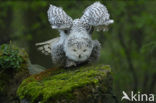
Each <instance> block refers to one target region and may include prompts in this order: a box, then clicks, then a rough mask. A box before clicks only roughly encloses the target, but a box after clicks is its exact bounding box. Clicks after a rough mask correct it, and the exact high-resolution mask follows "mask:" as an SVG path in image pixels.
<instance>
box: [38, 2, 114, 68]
mask: <svg viewBox="0 0 156 103" xmlns="http://www.w3.org/2000/svg"><path fill="white" fill-rule="evenodd" d="M109 16H110V15H109V13H108V10H107V8H106V7H105V6H104V5H103V4H101V3H100V2H95V3H93V4H92V5H91V6H89V7H87V8H86V9H85V11H84V14H83V16H82V17H81V18H80V19H75V20H72V18H71V17H69V16H68V15H67V14H66V13H65V12H64V11H63V9H62V8H59V7H56V6H54V5H50V7H49V9H48V19H49V22H50V24H51V26H52V28H53V29H57V30H59V32H60V37H58V38H54V39H52V40H50V41H47V42H44V43H38V46H41V47H40V50H41V52H42V53H44V54H51V55H52V61H53V63H55V64H60V65H61V66H65V67H71V66H76V65H79V64H81V63H84V62H93V61H95V60H97V59H98V57H99V55H100V48H101V46H100V43H99V42H98V41H97V40H92V38H91V34H92V32H93V30H94V28H96V29H97V30H104V31H105V30H106V27H107V26H108V25H109V24H112V23H113V20H111V19H109ZM41 48H42V49H41Z"/></svg>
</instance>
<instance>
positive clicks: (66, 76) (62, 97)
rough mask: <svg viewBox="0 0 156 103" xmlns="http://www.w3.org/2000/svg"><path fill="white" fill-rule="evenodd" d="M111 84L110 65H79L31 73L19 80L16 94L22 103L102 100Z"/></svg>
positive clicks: (82, 102)
mask: <svg viewBox="0 0 156 103" xmlns="http://www.w3.org/2000/svg"><path fill="white" fill-rule="evenodd" d="M111 87H112V78H111V68H110V66H108V65H98V66H83V67H79V68H75V69H59V70H58V69H57V70H54V69H49V70H46V71H44V72H41V73H40V74H36V75H32V76H30V77H29V78H27V79H25V80H24V81H23V82H22V83H21V85H20V86H19V88H18V91H17V94H18V96H19V97H20V99H21V101H27V102H26V103H106V97H107V95H108V94H111ZM22 103H24V102H22Z"/></svg>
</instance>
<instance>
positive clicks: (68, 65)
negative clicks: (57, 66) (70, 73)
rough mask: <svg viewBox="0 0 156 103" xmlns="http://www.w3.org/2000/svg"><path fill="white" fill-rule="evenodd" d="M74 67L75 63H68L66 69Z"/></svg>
mask: <svg viewBox="0 0 156 103" xmlns="http://www.w3.org/2000/svg"><path fill="white" fill-rule="evenodd" d="M72 66H76V63H75V62H67V64H66V67H68V68H69V67H72Z"/></svg>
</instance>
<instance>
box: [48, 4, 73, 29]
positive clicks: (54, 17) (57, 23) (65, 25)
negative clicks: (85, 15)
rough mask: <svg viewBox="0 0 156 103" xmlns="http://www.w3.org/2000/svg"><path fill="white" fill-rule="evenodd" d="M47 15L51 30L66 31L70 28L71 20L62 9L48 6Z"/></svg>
mask: <svg viewBox="0 0 156 103" xmlns="http://www.w3.org/2000/svg"><path fill="white" fill-rule="evenodd" d="M47 13H48V20H49V22H50V24H51V27H52V28H53V29H58V30H68V29H69V28H70V27H71V26H72V22H73V20H72V18H71V17H70V16H68V15H67V14H66V13H65V11H64V10H63V9H62V8H59V7H56V6H54V5H50V7H49V9H48V12H47Z"/></svg>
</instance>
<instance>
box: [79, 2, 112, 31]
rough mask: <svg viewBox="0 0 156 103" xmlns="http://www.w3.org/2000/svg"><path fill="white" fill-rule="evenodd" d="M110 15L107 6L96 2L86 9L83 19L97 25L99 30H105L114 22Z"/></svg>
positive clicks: (94, 25)
mask: <svg viewBox="0 0 156 103" xmlns="http://www.w3.org/2000/svg"><path fill="white" fill-rule="evenodd" d="M109 17H110V15H109V13H108V10H107V8H106V7H105V6H104V5H103V4H101V3H100V2H95V3H93V4H92V5H90V6H89V7H87V8H86V9H85V11H84V14H83V16H82V17H81V20H82V21H83V22H85V23H86V24H88V25H90V26H93V27H96V28H97V31H99V30H104V31H105V30H106V28H107V26H108V25H109V24H112V23H113V22H114V21H113V20H111V19H110V18H109Z"/></svg>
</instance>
